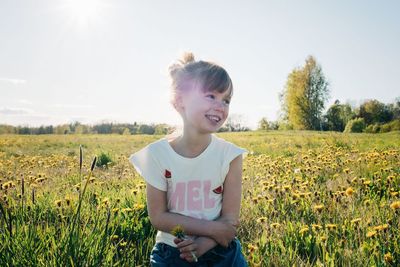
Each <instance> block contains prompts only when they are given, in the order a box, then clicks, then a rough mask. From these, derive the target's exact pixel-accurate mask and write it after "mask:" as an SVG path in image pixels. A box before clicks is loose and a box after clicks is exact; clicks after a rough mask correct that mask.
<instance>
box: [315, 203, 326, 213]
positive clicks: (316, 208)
mask: <svg viewBox="0 0 400 267" xmlns="http://www.w3.org/2000/svg"><path fill="white" fill-rule="evenodd" d="M323 208H324V205H323V204H321V205H315V206H314V210H315V211H317V212H320V211H322V210H323Z"/></svg>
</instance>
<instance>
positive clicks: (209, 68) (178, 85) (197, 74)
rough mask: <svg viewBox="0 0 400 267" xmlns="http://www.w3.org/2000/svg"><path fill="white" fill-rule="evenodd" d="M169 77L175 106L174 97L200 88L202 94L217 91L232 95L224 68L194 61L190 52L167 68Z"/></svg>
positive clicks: (229, 80) (230, 82)
mask: <svg viewBox="0 0 400 267" xmlns="http://www.w3.org/2000/svg"><path fill="white" fill-rule="evenodd" d="M168 72H169V75H170V77H171V80H172V83H171V103H172V104H173V105H174V106H175V100H176V96H177V94H179V93H184V92H187V91H189V90H192V89H193V88H194V87H196V86H200V88H201V90H202V91H203V92H213V91H217V92H219V93H223V92H225V91H227V90H229V92H230V95H232V93H233V85H232V80H231V78H230V77H229V74H228V73H227V72H226V70H225V69H224V68H222V67H221V66H219V65H217V64H216V63H212V62H208V61H202V60H199V61H195V59H194V55H193V53H191V52H186V53H184V54H183V55H182V58H181V59H179V60H178V61H177V62H175V63H173V64H171V65H170V66H169V67H168Z"/></svg>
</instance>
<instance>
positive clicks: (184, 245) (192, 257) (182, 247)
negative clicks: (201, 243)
mask: <svg viewBox="0 0 400 267" xmlns="http://www.w3.org/2000/svg"><path fill="white" fill-rule="evenodd" d="M174 243H175V244H176V245H177V248H178V249H179V251H180V252H181V254H180V257H181V258H182V259H185V260H186V261H188V262H197V258H198V257H200V256H201V255H203V254H201V255H200V254H199V251H198V244H197V243H196V242H195V240H193V239H191V238H187V239H181V238H175V239H174ZM203 253H204V252H203Z"/></svg>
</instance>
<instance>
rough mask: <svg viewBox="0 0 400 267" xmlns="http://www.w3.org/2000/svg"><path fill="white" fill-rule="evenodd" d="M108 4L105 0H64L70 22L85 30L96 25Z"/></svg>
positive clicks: (63, 6) (64, 7)
mask: <svg viewBox="0 0 400 267" xmlns="http://www.w3.org/2000/svg"><path fill="white" fill-rule="evenodd" d="M107 7H109V5H108V4H107V3H106V2H105V0H64V1H63V5H62V9H63V10H65V13H66V15H67V16H68V20H69V23H70V24H73V25H75V26H76V27H77V28H78V29H80V30H86V29H88V28H90V27H92V26H93V25H96V24H97V23H98V22H99V21H100V20H101V19H102V17H103V15H104V13H105V10H106V8H107Z"/></svg>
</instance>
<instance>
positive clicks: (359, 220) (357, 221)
mask: <svg viewBox="0 0 400 267" xmlns="http://www.w3.org/2000/svg"><path fill="white" fill-rule="evenodd" d="M360 222H361V218H356V219H353V220H351V221H350V223H351V224H358V223H360Z"/></svg>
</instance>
